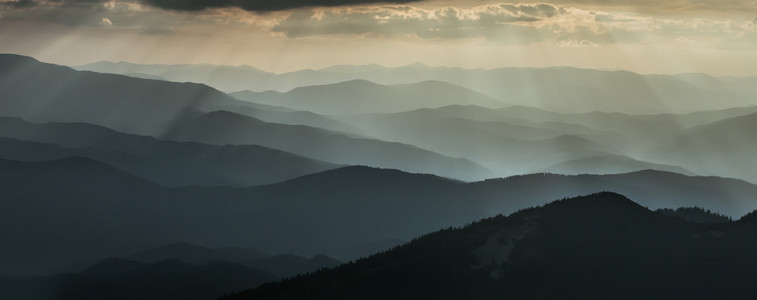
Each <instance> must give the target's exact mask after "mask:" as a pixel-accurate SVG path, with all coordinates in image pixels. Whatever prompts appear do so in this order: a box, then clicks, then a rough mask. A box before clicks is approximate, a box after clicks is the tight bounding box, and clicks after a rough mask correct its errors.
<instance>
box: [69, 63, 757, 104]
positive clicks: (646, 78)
mask: <svg viewBox="0 0 757 300" xmlns="http://www.w3.org/2000/svg"><path fill="white" fill-rule="evenodd" d="M130 66H131V68H129V69H128V70H130V71H131V72H135V71H139V72H143V73H147V72H144V71H145V70H143V68H150V66H143V65H137V64H130ZM161 67H162V68H168V69H176V70H182V71H184V73H183V74H181V75H176V77H174V78H171V77H170V76H167V75H166V73H167V72H169V71H168V70H163V71H160V72H154V73H150V74H153V75H157V76H162V77H164V78H166V79H168V80H174V81H192V82H201V83H206V84H208V85H211V86H214V87H216V88H219V89H221V90H224V91H226V92H235V91H242V90H253V91H258V92H260V91H266V90H276V91H280V92H283V91H289V90H291V89H293V88H297V87H301V86H312V85H324V84H334V83H338V82H344V81H348V80H353V79H363V80H368V81H371V82H375V83H378V84H384V85H396V84H408V83H415V82H420V81H425V80H436V81H443V82H446V83H450V84H454V85H458V86H462V87H466V88H468V89H472V90H474V91H477V92H480V93H483V94H485V95H488V96H490V97H492V98H494V99H497V100H498V101H501V102H505V103H511V104H516V105H530V106H535V107H539V108H543V109H547V110H553V111H559V112H572V113H581V112H590V111H592V110H599V111H604V112H625V113H634V114H638V113H662V112H681V113H682V112H692V111H698V110H717V109H725V108H731V107H740V106H747V105H750V101H748V100H746V99H750V98H753V97H754V96H755V95H756V94H757V89H755V88H754V87H750V85H749V84H748V83H744V82H749V81H748V80H747V79H737V80H733V79H729V78H715V77H711V76H708V75H704V74H678V75H642V74H636V73H632V72H629V71H619V70H611V71H608V70H589V69H579V68H572V67H548V68H497V69H462V68H448V67H429V66H425V65H422V64H414V65H408V66H403V67H397V68H386V67H381V66H371V65H369V66H334V67H332V68H324V69H321V70H300V71H295V72H289V73H284V74H273V73H262V72H260V71H258V70H254V71H250V72H240V70H239V68H238V67H227V66H215V67H214V68H216V69H218V70H223V71H219V72H221V73H223V72H229V73H234V74H235V76H233V77H225V78H224V77H220V76H219V77H218V78H219V79H216V77H212V76H208V75H207V74H208V73H207V71H203V72H197V73H195V74H187V73H188V72H186V67H183V66H176V67H171V66H161ZM77 68H79V69H83V70H93V71H99V72H116V73H120V72H124V69H123V68H118V67H114V66H107V65H104V64H102V63H100V65H96V64H91V65H84V66H79V67H77ZM243 73H244V74H243ZM220 78H223V79H220ZM704 82H706V83H707V84H706V85H705V84H703V83H704Z"/></svg>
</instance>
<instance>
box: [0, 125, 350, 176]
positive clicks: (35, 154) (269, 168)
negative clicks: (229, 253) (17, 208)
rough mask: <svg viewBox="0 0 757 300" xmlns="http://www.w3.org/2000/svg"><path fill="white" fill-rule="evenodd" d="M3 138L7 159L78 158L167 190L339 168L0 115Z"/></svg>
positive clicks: (266, 151) (250, 150)
mask: <svg viewBox="0 0 757 300" xmlns="http://www.w3.org/2000/svg"><path fill="white" fill-rule="evenodd" d="M0 137H5V138H4V139H0V157H3V158H7V159H18V160H24V161H39V160H50V159H57V158H64V157H67V156H72V155H78V156H82V157H88V158H91V159H94V160H98V161H101V162H104V163H107V164H110V165H113V166H115V167H117V168H120V169H122V170H126V171H129V172H131V173H134V174H136V175H139V176H141V177H144V178H146V179H149V180H152V181H154V182H156V183H158V184H161V185H167V186H186V185H206V186H207V185H229V186H252V185H261V184H269V183H275V182H281V181H284V180H288V179H292V178H295V177H299V176H302V175H305V174H310V173H315V172H320V171H325V170H329V169H333V168H336V167H339V166H338V165H334V164H330V163H326V162H323V161H318V160H314V159H310V158H306V157H302V156H298V155H294V154H290V153H287V152H284V151H280V150H274V149H270V148H265V147H261V146H254V145H245V146H230V145H229V146H211V145H206V144H199V143H191V142H171V141H161V140H157V139H155V138H152V137H148V136H138V135H130V134H124V133H120V132H117V131H114V130H111V129H107V128H104V127H100V126H96V125H91V124H85V123H45V124H35V123H29V122H26V121H23V120H21V119H16V118H7V117H0ZM14 139H18V140H14ZM25 141H31V142H37V143H30V142H25ZM39 143H47V144H39ZM50 144H53V145H50ZM54 145H57V146H60V147H55V146H54Z"/></svg>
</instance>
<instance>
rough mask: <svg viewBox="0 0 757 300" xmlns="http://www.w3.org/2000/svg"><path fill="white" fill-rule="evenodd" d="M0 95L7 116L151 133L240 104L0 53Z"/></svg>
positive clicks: (204, 92)
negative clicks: (196, 113) (191, 115)
mask: <svg viewBox="0 0 757 300" xmlns="http://www.w3.org/2000/svg"><path fill="white" fill-rule="evenodd" d="M0 97H2V98H3V101H2V102H0V111H2V112H3V114H4V115H6V116H14V117H22V118H27V119H30V120H37V121H68V122H87V123H92V124H98V125H102V126H107V127H110V128H114V129H117V130H119V131H124V132H129V133H139V134H148V135H149V134H155V133H156V132H160V131H161V130H162V129H164V128H166V127H167V126H168V125H169V124H171V123H172V122H173V121H174V120H175V119H176V118H178V117H179V116H180V115H181V114H182V113H183V112H184V110H186V109H188V108H194V109H200V110H202V109H207V108H208V107H217V105H224V104H233V103H234V102H237V101H235V100H234V99H233V98H231V97H229V96H227V95H225V94H223V93H221V92H218V91H216V90H214V89H212V88H209V87H207V86H204V85H200V84H190V83H170V82H164V81H157V80H146V79H139V78H133V77H126V76H121V75H111V74H98V73H93V72H83V71H74V70H73V69H70V68H67V67H62V66H56V65H51V64H45V63H41V62H38V61H36V60H34V59H32V58H29V57H23V56H17V55H10V54H3V55H0Z"/></svg>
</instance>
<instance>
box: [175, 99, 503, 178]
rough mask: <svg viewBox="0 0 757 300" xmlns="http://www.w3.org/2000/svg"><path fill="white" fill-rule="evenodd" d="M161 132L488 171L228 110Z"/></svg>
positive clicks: (457, 172) (441, 169)
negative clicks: (264, 120) (268, 121)
mask: <svg viewBox="0 0 757 300" xmlns="http://www.w3.org/2000/svg"><path fill="white" fill-rule="evenodd" d="M162 138H164V139H168V140H177V141H195V142H201V143H208V144H214V145H227V144H231V145H246V144H257V145H261V146H265V147H271V148H274V149H281V150H284V151H287V152H291V153H294V154H298V155H303V156H307V157H312V158H315V159H318V160H323V161H327V162H331V163H337V164H350V165H368V166H379V167H385V168H394V169H400V170H403V171H407V172H416V173H431V174H437V175H440V176H446V177H450V178H456V179H460V180H468V181H470V180H480V179H483V178H488V177H491V175H492V173H491V171H490V170H488V169H487V168H485V167H483V166H481V165H479V164H476V163H473V162H471V161H469V160H466V159H459V158H451V157H447V156H443V155H440V154H437V153H434V152H431V151H427V150H424V149H421V148H417V147H414V146H410V145H406V144H401V143H390V142H383V141H380V140H375V139H368V138H357V137H351V136H348V135H343V134H338V133H333V132H328V131H324V130H321V129H317V128H312V127H306V126H292V125H282V124H273V123H266V122H262V121H260V120H257V119H255V118H251V117H247V116H242V115H239V114H234V113H231V112H227V111H216V112H211V113H208V114H201V115H196V116H192V117H187V118H185V119H182V120H181V122H177V123H176V124H174V126H172V128H171V129H170V130H169V131H168V132H167V133H166V134H165V135H163V136H162Z"/></svg>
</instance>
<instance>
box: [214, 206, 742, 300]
mask: <svg viewBox="0 0 757 300" xmlns="http://www.w3.org/2000/svg"><path fill="white" fill-rule="evenodd" d="M754 225H755V224H754V223H753V222H752V223H750V222H749V220H746V219H745V220H743V221H739V222H730V223H725V224H697V223H689V222H686V221H683V220H682V219H679V218H675V217H670V216H665V215H663V214H660V213H655V212H652V211H649V210H647V209H645V208H643V207H642V206H640V205H638V204H636V203H634V202H632V201H631V200H629V199H627V198H625V197H624V196H621V195H618V194H614V193H608V192H605V193H599V194H593V195H589V196H584V197H578V198H573V199H567V200H561V201H556V202H553V203H550V204H548V205H546V206H544V207H537V208H532V209H527V210H523V211H520V212H517V213H514V214H512V215H510V216H508V217H504V216H497V217H494V218H489V219H485V220H482V221H479V222H476V223H474V224H471V225H468V226H466V227H463V228H460V229H446V230H442V231H438V232H435V233H431V234H428V235H425V236H423V237H421V238H418V239H416V240H413V241H412V242H410V243H408V244H405V245H403V246H399V247H396V248H393V249H391V250H389V251H386V252H383V253H379V254H376V255H374V256H371V257H369V258H366V259H361V260H358V261H357V262H354V263H348V264H345V265H343V266H341V267H338V268H336V269H333V270H324V271H319V272H316V273H314V274H311V275H308V276H300V277H296V278H292V279H287V280H284V281H283V282H279V283H271V284H265V285H263V286H261V287H259V288H257V289H254V290H249V291H245V292H242V293H239V294H236V295H231V296H228V297H225V298H223V299H482V298H490V299H493V298H516V299H534V298H537V299H554V298H562V299H602V298H604V299H609V298H612V299H618V298H626V299H649V298H661V299H670V298H681V299H690V298H711V299H717V298H720V299H726V298H728V299H734V298H754V297H755V296H757V288H755V287H754V285H753V283H754V281H755V280H757V273H755V272H754V271H753V270H754V268H755V267H757V259H755V257H754V256H753V255H752V253H753V249H754V247H755V246H757V239H756V238H755V233H756V232H755V231H756V230H757V227H755V226H754Z"/></svg>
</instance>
